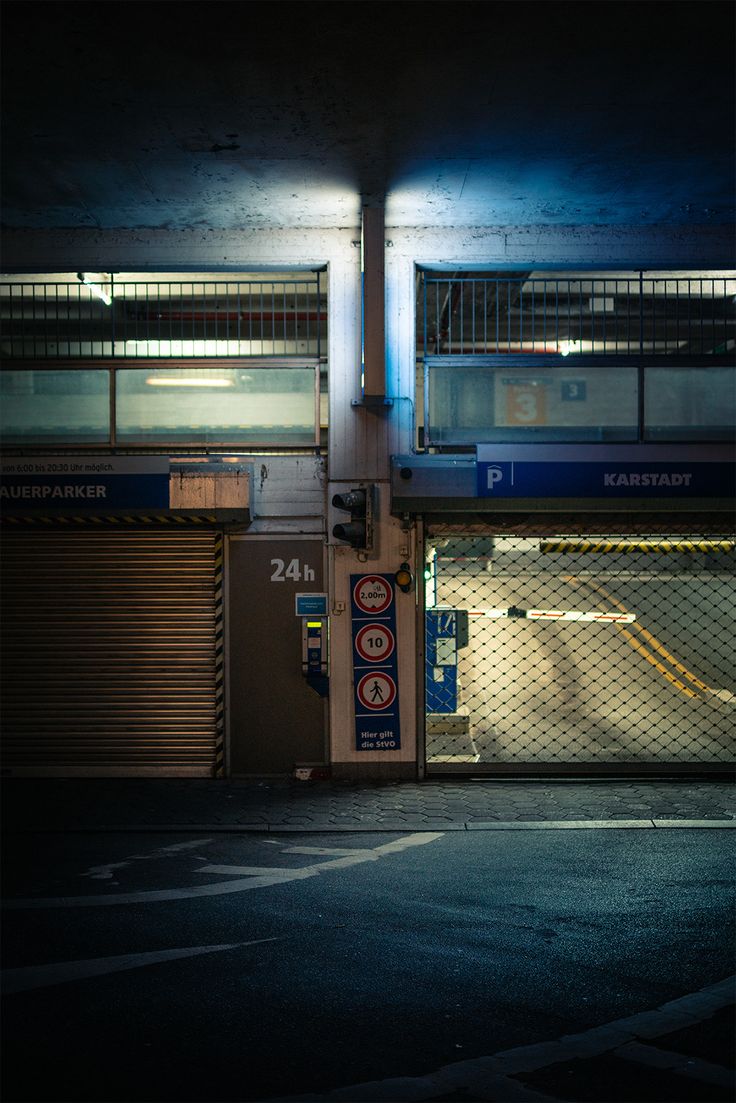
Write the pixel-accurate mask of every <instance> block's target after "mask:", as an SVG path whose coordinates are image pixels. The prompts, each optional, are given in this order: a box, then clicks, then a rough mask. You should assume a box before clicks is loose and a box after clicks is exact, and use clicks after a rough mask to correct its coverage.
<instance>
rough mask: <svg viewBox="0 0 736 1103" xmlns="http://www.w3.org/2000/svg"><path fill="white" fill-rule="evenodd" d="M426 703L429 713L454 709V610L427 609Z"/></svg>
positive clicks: (455, 649)
mask: <svg viewBox="0 0 736 1103" xmlns="http://www.w3.org/2000/svg"><path fill="white" fill-rule="evenodd" d="M426 631H427V635H426V643H427V657H426V672H425V673H426V706H427V712H430V713H453V712H457V697H458V684H457V613H456V611H455V610H454V609H437V608H434V609H427V615H426Z"/></svg>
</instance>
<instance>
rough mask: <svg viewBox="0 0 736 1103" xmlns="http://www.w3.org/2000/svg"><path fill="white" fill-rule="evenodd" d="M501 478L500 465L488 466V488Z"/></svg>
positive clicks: (491, 487) (492, 486) (490, 488)
mask: <svg viewBox="0 0 736 1103" xmlns="http://www.w3.org/2000/svg"><path fill="white" fill-rule="evenodd" d="M502 478H503V471H502V470H501V468H500V467H489V468H488V489H489V490H493V488H494V486H495V485H496V483H500V482H501V479H502Z"/></svg>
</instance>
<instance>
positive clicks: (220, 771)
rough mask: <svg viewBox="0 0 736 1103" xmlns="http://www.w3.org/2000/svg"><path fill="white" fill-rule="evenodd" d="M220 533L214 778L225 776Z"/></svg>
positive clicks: (220, 549)
mask: <svg viewBox="0 0 736 1103" xmlns="http://www.w3.org/2000/svg"><path fill="white" fill-rule="evenodd" d="M223 555H224V546H223V539H222V533H221V532H218V533H216V535H215V777H224V776H225V630H224V618H223V613H224V606H223V578H224V574H223Z"/></svg>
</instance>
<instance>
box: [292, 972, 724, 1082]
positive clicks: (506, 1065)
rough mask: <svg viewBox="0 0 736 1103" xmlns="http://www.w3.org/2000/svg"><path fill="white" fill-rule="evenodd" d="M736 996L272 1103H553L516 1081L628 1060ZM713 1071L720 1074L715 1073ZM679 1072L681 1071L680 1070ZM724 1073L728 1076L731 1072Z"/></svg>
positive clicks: (704, 995) (709, 993)
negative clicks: (579, 1064)
mask: <svg viewBox="0 0 736 1103" xmlns="http://www.w3.org/2000/svg"><path fill="white" fill-rule="evenodd" d="M735 993H736V977H726V979H725V980H722V981H719V982H718V983H717V984H711V985H708V986H707V987H706V988H701V989H700V990H699V991H698V992H693V993H691V994H690V995H688V996H682V997H681V998H680V999H677V1000H671V1001H670V1002H669V1003H666V1004H663V1005H662V1006H661V1007H659V1008H656V1009H655V1010H653V1011H643V1012H639V1013H638V1014H635V1015H630V1016H628V1017H627V1018H624V1019H614V1020H613V1022H609V1023H605V1024H604V1025H603V1026H596V1027H593V1028H592V1029H591V1030H586V1031H583V1032H582V1033H580V1034H566V1035H564V1036H563V1037H561V1038H556V1039H553V1040H551V1041H549V1042H539V1043H536V1044H534V1045H527V1046H516V1047H514V1048H513V1049H507V1050H502V1051H500V1052H499V1053H494V1054H493V1055H492V1056H489V1057H476V1058H473V1059H472V1060H469V1061H455V1062H453V1063H452V1064H450V1065H443V1066H442V1067H441V1068H439V1069H437V1070H436V1071H434V1072H431V1073H425V1074H424V1075H423V1076H417V1077H410V1076H406V1077H401V1078H400V1079H399V1078H396V1079H391V1080H375V1081H371V1082H368V1083H363V1084H351V1085H349V1086H347V1087H342V1088H336V1089H335V1090H333V1091H330V1092H325V1093H323V1094H322V1095H320V1096H316V1095H313V1094H312V1095H294V1096H288V1097H283V1098H282V1099H280V1100H272V1101H271V1103H299V1101H302V1100H303V1101H304V1103H306V1101H307V1100H317V1099H319V1100H321V1101H322V1103H330V1101H335V1103H337V1101H338V1100H358V1099H364V1100H366V1101H369V1100H370V1101H377V1100H385V1101H387V1103H388V1100H391V1101H392V1103H401V1101H402V1100H406V1101H409V1100H417V1101H420V1100H431V1099H436V1098H437V1097H438V1096H447V1095H451V1094H455V1093H457V1094H460V1093H461V1092H466V1093H470V1094H471V1095H481V1096H483V1097H485V1098H488V1099H503V1100H504V1103H505V1101H507V1100H508V1101H509V1103H511V1101H512V1100H520V1101H521V1100H528V1101H530V1103H531V1101H532V1100H537V1101H540V1103H541V1101H542V1100H544V1099H548V1098H549V1097H547V1096H544V1095H540V1094H539V1093H535V1092H534V1091H533V1089H531V1088H528V1087H526V1085H524V1084H522V1083H520V1081H518V1080H515V1079H513V1077H515V1076H516V1075H518V1074H519V1073H522V1074H523V1073H529V1072H537V1071H539V1070H540V1069H545V1068H547V1067H548V1066H549V1065H554V1064H558V1063H560V1062H563V1061H574V1060H576V1059H577V1058H583V1059H585V1058H590V1057H599V1056H600V1055H601V1054H604V1053H611V1052H614V1053H616V1054H617V1055H618V1054H620V1055H621V1056H626V1054H625V1052H624V1049H625V1048H626V1046H627V1045H628V1044H629V1043H634V1042H635V1040H636V1038H637V1036H641V1037H652V1036H656V1035H662V1034H667V1033H669V1032H670V1031H671V1030H672V1029H673V1027H672V1022H673V1017H674V1018H677V1017H678V1016H681V1017H682V1018H684V1019H685V1020H686V1021H687V1022H689V1023H690V1024H693V1023H697V1022H702V1021H703V1020H704V1019H708V1018H710V1017H711V1016H712V1015H714V1014H715V1013H716V1011H720V1010H721V1009H722V1008H724V1007H729V1006H730V1005H731V1004H732V1003H733V1002H734V995H735ZM641 1049H649V1050H651V1051H652V1052H657V1051H655V1047H649V1046H642V1047H641ZM658 1052H660V1053H661V1052H662V1051H658ZM629 1053H630V1054H631V1055H632V1056H633V1053H634V1051H633V1050H629ZM682 1060H683V1061H687V1060H688V1057H683V1058H682ZM698 1064H700V1065H701V1066H705V1072H706V1076H705V1077H704V1078H703V1080H704V1082H705V1083H715V1082H717V1083H719V1084H720V1082H721V1081H720V1080H714V1079H713V1077H714V1076H716V1075H720V1071H721V1070H719V1069H718V1066H713V1065H709V1064H708V1063H707V1062H705V1061H702V1062H698V1061H693V1068H695V1066H697V1065H698ZM714 1069H715V1070H717V1072H716V1073H714ZM675 1071H677V1072H680V1071H682V1070H681V1069H680V1068H678V1069H676V1070H675ZM723 1071H727V1072H728V1070H723ZM692 1075H693V1077H694V1078H695V1079H697V1078H698V1077H697V1072H693V1074H692ZM729 1076H730V1077H732V1076H733V1073H732V1072H729ZM729 1086H730V1083H729ZM555 1098H556V1097H555Z"/></svg>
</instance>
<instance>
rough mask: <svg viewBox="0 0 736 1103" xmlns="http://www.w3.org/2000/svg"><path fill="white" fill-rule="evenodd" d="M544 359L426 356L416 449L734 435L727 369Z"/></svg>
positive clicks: (734, 381) (735, 409)
mask: <svg viewBox="0 0 736 1103" xmlns="http://www.w3.org/2000/svg"><path fill="white" fill-rule="evenodd" d="M544 359H545V358H537V363H535V364H529V363H528V362H523V363H520V362H519V360H517V358H508V357H507V358H501V357H493V358H480V357H476V358H471V357H462V358H460V357H457V358H455V357H431V358H428V359H427V360H426V361H425V443H426V444H428V445H437V446H442V445H471V444H476V443H484V442H489V443H490V442H502V441H509V442H514V441H519V442H524V441H526V442H530V441H534V440H537V441H596V440H597V441H637V440H661V441H678V440H690V441H723V440H731V439H733V438H734V435H735V430H736V373H735V372H734V369H733V368H732V367H729V366H727V365H717V364H710V363H709V364H708V365H706V366H704V365H702V364H700V365H697V366H695V365H686V364H683V365H680V364H677V365H674V366H673V365H672V364H671V363H667V364H662V365H659V364H651V363H650V364H646V365H642V364H637V363H627V362H614V363H610V362H607V363H605V364H604V363H602V362H600V361H598V362H591V361H589V360H588V361H587V362H586V360H585V359H583V358H581V359H578V360H576V361H575V362H573V361H572V360H564V361H563V362H562V363H559V362H550V361H546V362H543V360H544Z"/></svg>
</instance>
